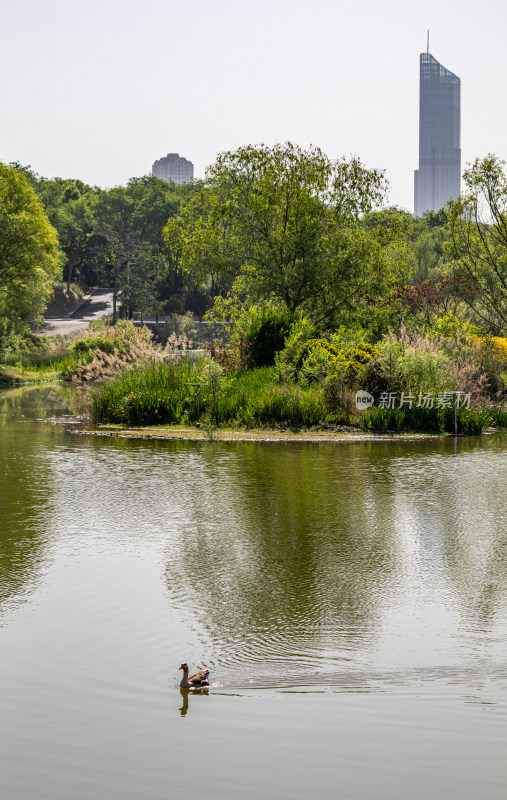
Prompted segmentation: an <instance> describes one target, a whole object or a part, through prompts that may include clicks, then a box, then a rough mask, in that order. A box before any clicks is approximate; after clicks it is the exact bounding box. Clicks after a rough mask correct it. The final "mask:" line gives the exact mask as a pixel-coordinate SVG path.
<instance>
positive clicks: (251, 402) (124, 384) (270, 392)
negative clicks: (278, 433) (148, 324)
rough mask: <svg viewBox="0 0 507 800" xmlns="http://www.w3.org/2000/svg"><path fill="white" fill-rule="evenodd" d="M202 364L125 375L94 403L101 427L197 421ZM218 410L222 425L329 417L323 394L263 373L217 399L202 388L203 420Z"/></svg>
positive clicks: (225, 388)
mask: <svg viewBox="0 0 507 800" xmlns="http://www.w3.org/2000/svg"><path fill="white" fill-rule="evenodd" d="M202 374H203V362H202V361H195V360H190V359H181V360H179V361H171V362H169V363H161V362H158V363H155V364H152V365H150V366H148V367H144V368H143V369H141V370H129V371H128V372H124V373H122V374H121V375H120V377H119V378H117V379H116V380H115V381H113V382H111V383H108V384H106V385H104V386H102V387H101V388H100V389H99V390H98V391H97V392H95V394H94V395H93V399H92V416H93V419H94V420H95V421H96V422H111V423H124V424H128V425H156V424H162V425H163V424H177V423H180V422H185V421H196V420H197V389H196V387H195V386H191V385H189V384H192V383H197V382H199V381H200V380H202ZM212 408H213V417H214V419H215V421H216V422H217V423H218V424H223V423H235V424H238V425H245V426H247V427H248V426H251V425H254V424H284V425H289V426H294V427H300V426H303V427H310V426H312V425H317V424H319V422H322V420H324V419H325V417H326V407H325V404H324V400H323V397H322V392H321V391H319V390H316V389H306V390H302V389H300V388H298V387H296V386H292V387H290V386H280V385H278V384H276V383H275V370H274V369H273V368H269V367H263V368H260V369H258V370H252V371H250V372H246V373H244V374H242V375H240V376H237V377H232V376H230V377H228V378H226V379H225V380H224V383H223V385H222V387H221V390H220V392H219V394H218V397H215V398H213V394H212V389H211V387H208V386H207V385H206V383H204V382H203V384H202V386H201V390H200V414H201V416H202V415H206V414H209V413H210V412H211V410H212Z"/></svg>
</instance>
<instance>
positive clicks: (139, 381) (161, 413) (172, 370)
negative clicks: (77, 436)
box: [91, 359, 200, 425]
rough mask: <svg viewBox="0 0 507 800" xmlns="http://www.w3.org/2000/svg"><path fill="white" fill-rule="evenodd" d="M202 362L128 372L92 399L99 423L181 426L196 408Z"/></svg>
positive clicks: (155, 365)
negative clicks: (196, 382) (187, 415)
mask: <svg viewBox="0 0 507 800" xmlns="http://www.w3.org/2000/svg"><path fill="white" fill-rule="evenodd" d="M199 367H200V362H197V361H193V360H190V359H181V360H180V361H169V362H168V363H163V362H160V361H159V362H156V363H154V364H150V365H149V366H147V367H144V368H143V369H141V370H139V371H138V370H133V369H131V370H128V371H125V372H123V373H121V374H120V375H119V377H118V378H117V379H116V380H114V381H112V382H111V383H107V384H105V385H104V386H102V387H101V388H100V389H99V390H98V391H97V392H95V393H94V394H93V395H92V409H91V410H92V416H93V419H94V420H95V421H96V422H113V423H125V424H128V425H154V424H155V425H157V424H158V425H164V424H171V423H172V424H175V423H178V422H180V420H181V417H182V416H183V413H184V412H185V410H186V411H188V410H189V409H190V408H192V407H193V405H194V404H195V402H196V401H195V390H194V389H193V387H192V386H190V385H189V384H191V383H193V382H195V381H196V379H197V374H198V370H199Z"/></svg>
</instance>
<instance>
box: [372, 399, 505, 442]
mask: <svg viewBox="0 0 507 800" xmlns="http://www.w3.org/2000/svg"><path fill="white" fill-rule="evenodd" d="M506 416H507V415H506ZM505 421H506V422H507V419H506V420H505ZM457 422H458V433H460V434H466V435H471V436H474V435H476V434H479V433H481V432H482V431H483V430H484V428H486V427H487V426H488V425H490V424H491V417H490V414H489V409H477V408H464V407H461V408H459V409H458V414H457ZM362 424H363V426H364V427H365V428H366V429H367V430H377V431H401V430H407V431H422V432H426V433H443V432H444V431H445V432H446V433H454V408H452V406H451V407H448V408H436V407H434V408H369V409H368V410H367V411H365V412H364V414H363V418H362Z"/></svg>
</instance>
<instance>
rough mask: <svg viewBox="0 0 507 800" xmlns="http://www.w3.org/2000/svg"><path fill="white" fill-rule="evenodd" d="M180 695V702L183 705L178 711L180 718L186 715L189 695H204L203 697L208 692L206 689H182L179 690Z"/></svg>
mask: <svg viewBox="0 0 507 800" xmlns="http://www.w3.org/2000/svg"><path fill="white" fill-rule="evenodd" d="M180 694H181V699H182V702H183V705H182V706H181V708H180V709H179V711H180V716H182V717H186V716H187V713H188V696H189V695H190V694H205V695H208V694H209V691H208V689H183V688H180Z"/></svg>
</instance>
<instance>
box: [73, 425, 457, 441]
mask: <svg viewBox="0 0 507 800" xmlns="http://www.w3.org/2000/svg"><path fill="white" fill-rule="evenodd" d="M69 433H72V434H78V435H82V436H106V437H111V438H116V439H154V440H159V441H163V440H180V441H201V442H306V443H311V442H315V443H317V444H319V443H341V442H385V441H398V442H399V441H421V440H423V441H424V440H427V439H442V438H449V437H450V438H454V437H453V435H452V434H442V433H412V432H409V433H396V432H394V431H393V432H386V433H381V432H379V431H375V432H369V431H360V430H355V429H353V428H351V429H350V430H338V431H308V430H306V431H277V430H274V429H260V428H252V429H251V430H234V429H232V428H219V429H218V430H215V431H213V435H212V436H211V437H210V436H209V435H208V434H207V432H206V431H205V430H203V429H202V428H177V427H168V428H161V429H157V428H153V427H146V428H121V427H114V428H113V427H112V426H109V425H104V426H103V427H100V428H88V429H86V428H81V429H79V428H75V429H74V430H69Z"/></svg>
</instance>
